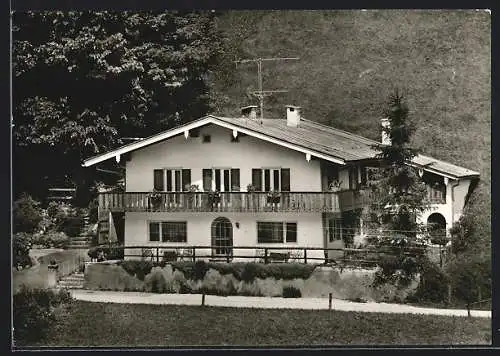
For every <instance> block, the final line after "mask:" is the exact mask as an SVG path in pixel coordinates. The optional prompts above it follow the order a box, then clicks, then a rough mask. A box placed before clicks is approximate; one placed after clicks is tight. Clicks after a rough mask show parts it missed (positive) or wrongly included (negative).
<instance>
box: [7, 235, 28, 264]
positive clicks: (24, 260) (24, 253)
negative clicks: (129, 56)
mask: <svg viewBox="0 0 500 356" xmlns="http://www.w3.org/2000/svg"><path fill="white" fill-rule="evenodd" d="M30 248H31V235H30V234H28V233H25V232H18V233H17V234H14V238H13V241H12V253H13V258H12V266H13V267H16V269H19V268H20V267H21V268H26V267H31V265H32V262H31V258H30V256H29V253H30Z"/></svg>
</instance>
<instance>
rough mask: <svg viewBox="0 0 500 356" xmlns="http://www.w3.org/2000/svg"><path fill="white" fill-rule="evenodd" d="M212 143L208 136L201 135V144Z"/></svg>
mask: <svg viewBox="0 0 500 356" xmlns="http://www.w3.org/2000/svg"><path fill="white" fill-rule="evenodd" d="M211 141H212V137H211V136H210V135H203V141H202V142H203V143H209V142H211Z"/></svg>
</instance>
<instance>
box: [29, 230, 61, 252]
mask: <svg viewBox="0 0 500 356" xmlns="http://www.w3.org/2000/svg"><path fill="white" fill-rule="evenodd" d="M33 244H34V245H37V246H42V247H43V248H66V247H67V246H68V244H69V237H68V236H67V235H66V234H65V233H64V232H62V231H54V230H52V231H49V232H47V233H45V234H39V235H36V236H35V237H34V239H33Z"/></svg>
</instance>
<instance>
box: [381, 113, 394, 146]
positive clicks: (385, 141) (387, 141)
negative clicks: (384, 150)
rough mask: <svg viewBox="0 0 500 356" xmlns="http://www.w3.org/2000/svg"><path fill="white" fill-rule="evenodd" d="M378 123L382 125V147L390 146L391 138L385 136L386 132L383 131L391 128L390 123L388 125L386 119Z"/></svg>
mask: <svg viewBox="0 0 500 356" xmlns="http://www.w3.org/2000/svg"><path fill="white" fill-rule="evenodd" d="M380 122H381V124H382V143H383V144H384V145H390V144H391V138H390V137H389V135H388V134H387V132H385V131H384V129H388V128H390V127H391V123H390V121H389V119H387V118H385V119H382V120H380Z"/></svg>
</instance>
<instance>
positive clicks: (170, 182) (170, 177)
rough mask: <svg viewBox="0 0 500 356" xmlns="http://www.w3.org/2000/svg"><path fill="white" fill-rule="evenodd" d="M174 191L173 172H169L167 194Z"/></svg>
mask: <svg viewBox="0 0 500 356" xmlns="http://www.w3.org/2000/svg"><path fill="white" fill-rule="evenodd" d="M171 191H172V171H171V170H167V192H171Z"/></svg>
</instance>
